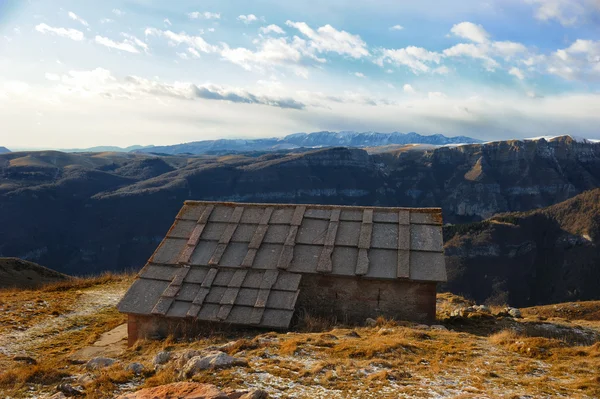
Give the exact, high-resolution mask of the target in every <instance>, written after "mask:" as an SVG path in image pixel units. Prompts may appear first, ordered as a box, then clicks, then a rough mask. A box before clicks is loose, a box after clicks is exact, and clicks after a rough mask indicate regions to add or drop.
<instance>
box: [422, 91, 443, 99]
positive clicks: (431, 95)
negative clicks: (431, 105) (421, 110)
mask: <svg viewBox="0 0 600 399" xmlns="http://www.w3.org/2000/svg"><path fill="white" fill-rule="evenodd" d="M427 97H428V98H429V99H430V100H440V99H444V98H447V97H448V96H446V95H445V94H444V93H442V92H441V91H430V92H429V93H427Z"/></svg>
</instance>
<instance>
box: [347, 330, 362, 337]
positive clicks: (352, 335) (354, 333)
mask: <svg viewBox="0 0 600 399" xmlns="http://www.w3.org/2000/svg"><path fill="white" fill-rule="evenodd" d="M344 336H345V337H348V338H360V335H359V334H358V333H357V332H356V331H350V332H349V333H348V334H346V335H344Z"/></svg>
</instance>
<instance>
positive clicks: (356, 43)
mask: <svg viewBox="0 0 600 399" xmlns="http://www.w3.org/2000/svg"><path fill="white" fill-rule="evenodd" d="M285 24H286V25H287V26H290V27H292V28H295V29H298V30H299V31H300V33H302V34H303V35H304V36H306V37H307V38H308V39H309V40H310V42H309V45H310V47H312V48H314V49H315V50H317V51H318V52H320V53H325V52H333V53H338V54H340V55H348V56H350V57H352V58H362V57H367V56H369V55H370V54H369V50H368V49H367V44H366V43H365V42H364V41H363V40H362V39H361V38H360V36H359V35H353V34H351V33H348V32H346V31H339V30H337V29H335V28H334V27H332V26H331V25H325V26H321V27H320V28H318V29H317V30H316V31H315V30H313V29H312V28H311V27H309V26H308V25H307V24H306V23H305V22H292V21H286V23H285Z"/></svg>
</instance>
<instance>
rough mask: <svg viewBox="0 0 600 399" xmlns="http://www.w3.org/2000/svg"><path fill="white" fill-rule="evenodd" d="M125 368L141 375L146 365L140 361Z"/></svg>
mask: <svg viewBox="0 0 600 399" xmlns="http://www.w3.org/2000/svg"><path fill="white" fill-rule="evenodd" d="M125 370H127V371H131V372H132V373H133V374H135V375H140V374H142V373H143V372H144V365H143V364H142V363H138V362H135V363H131V364H129V365H128V366H127V367H125Z"/></svg>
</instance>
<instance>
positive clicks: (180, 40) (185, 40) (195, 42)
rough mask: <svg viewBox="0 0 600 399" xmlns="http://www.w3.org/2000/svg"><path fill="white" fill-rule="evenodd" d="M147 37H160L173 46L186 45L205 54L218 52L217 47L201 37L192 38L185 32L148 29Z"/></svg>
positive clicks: (145, 32) (146, 31)
mask: <svg viewBox="0 0 600 399" xmlns="http://www.w3.org/2000/svg"><path fill="white" fill-rule="evenodd" d="M144 34H145V35H146V36H158V37H163V38H165V39H167V40H169V42H170V44H171V45H172V46H177V45H180V44H185V45H187V46H188V47H192V48H194V49H196V50H198V51H200V52H203V53H211V52H215V51H217V47H215V46H213V45H211V44H208V43H207V42H206V40H204V39H203V38H202V37H200V36H191V35H188V34H187V33H185V32H180V33H175V32H173V31H170V30H160V29H156V28H146V30H145V31H144Z"/></svg>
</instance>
